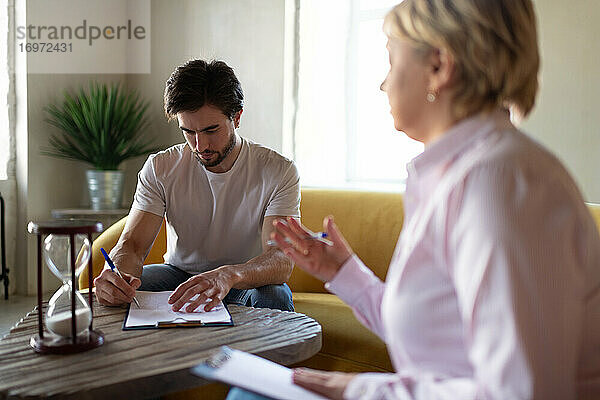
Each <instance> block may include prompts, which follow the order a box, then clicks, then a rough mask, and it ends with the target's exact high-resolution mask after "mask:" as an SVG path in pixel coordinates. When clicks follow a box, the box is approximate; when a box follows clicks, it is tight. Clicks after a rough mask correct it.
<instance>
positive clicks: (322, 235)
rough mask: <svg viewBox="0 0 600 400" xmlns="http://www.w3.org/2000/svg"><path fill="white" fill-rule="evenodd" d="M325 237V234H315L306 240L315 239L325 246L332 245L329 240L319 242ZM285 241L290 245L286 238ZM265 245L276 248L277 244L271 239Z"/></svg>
mask: <svg viewBox="0 0 600 400" xmlns="http://www.w3.org/2000/svg"><path fill="white" fill-rule="evenodd" d="M326 237H327V232H317V233H314V234H312V235H310V236H309V237H307V238H306V239H315V240H319V241H321V242H323V243H326V244H332V243H331V242H330V241H329V240H321V239H325V238H326ZM285 241H286V242H288V243H290V241H289V240H288V239H287V238H286V239H285ZM267 245H268V246H277V242H275V241H274V240H272V239H271V240H269V241H268V242H267Z"/></svg>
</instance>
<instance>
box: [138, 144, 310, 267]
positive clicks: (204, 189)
mask: <svg viewBox="0 0 600 400" xmlns="http://www.w3.org/2000/svg"><path fill="white" fill-rule="evenodd" d="M131 208H132V209H137V210H142V211H147V212H151V213H152V214H156V215H160V216H165V220H166V230H167V252H166V253H165V255H164V260H165V263H167V264H171V265H174V266H176V267H178V268H181V269H182V270H184V271H187V272H190V273H200V272H205V271H208V270H211V269H214V268H217V267H219V266H221V265H226V264H239V263H244V262H246V261H248V260H249V259H251V258H253V257H256V256H257V255H259V254H260V253H262V243H261V232H262V224H263V220H264V218H265V217H267V216H272V215H281V216H292V217H300V183H299V176H298V170H297V168H296V166H295V164H294V163H293V161H291V160H288V159H287V158H285V157H283V156H281V155H280V154H278V153H277V152H275V151H274V150H271V149H269V148H267V147H264V146H261V145H260V144H257V143H254V142H252V141H249V140H247V139H244V138H242V149H241V151H240V154H239V155H238V158H237V160H236V161H235V163H234V164H233V167H232V168H231V169H230V170H229V171H227V172H224V173H219V174H216V173H213V172H210V171H208V170H206V168H205V167H204V166H203V165H202V164H201V163H200V162H199V161H198V160H197V159H196V157H195V156H194V154H193V153H192V151H191V150H190V148H189V147H188V146H187V144H185V143H182V144H178V145H175V146H172V147H170V148H168V149H166V150H163V151H161V152H159V153H156V154H152V155H150V156H149V157H148V160H146V163H145V164H144V166H143V167H142V169H141V170H140V172H139V173H138V184H137V188H136V192H135V195H134V199H133V204H132V206H131Z"/></svg>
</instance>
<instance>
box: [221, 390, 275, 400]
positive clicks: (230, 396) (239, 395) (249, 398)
mask: <svg viewBox="0 0 600 400" xmlns="http://www.w3.org/2000/svg"><path fill="white" fill-rule="evenodd" d="M225 400H272V399H271V398H270V397H265V396H262V395H260V394H258V393H254V392H249V391H247V390H244V389H241V388H238V387H233V388H231V389H230V390H229V393H227V398H226V399H225Z"/></svg>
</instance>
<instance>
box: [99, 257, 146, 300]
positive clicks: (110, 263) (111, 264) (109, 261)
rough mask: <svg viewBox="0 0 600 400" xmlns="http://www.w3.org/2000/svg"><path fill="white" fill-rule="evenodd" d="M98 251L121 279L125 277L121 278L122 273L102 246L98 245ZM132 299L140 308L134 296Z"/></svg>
mask: <svg viewBox="0 0 600 400" xmlns="http://www.w3.org/2000/svg"><path fill="white" fill-rule="evenodd" d="M100 251H101V252H102V255H103V256H104V259H105V260H106V262H107V263H108V266H109V267H110V269H112V270H113V272H115V273H116V274H117V275H119V276H120V277H121V279H123V280H125V278H123V275H121V273H120V272H119V270H118V269H117V267H115V264H114V263H113V262H112V260H111V259H110V257H109V256H108V253H107V252H106V250H104V248H102V247H100ZM133 301H135V304H136V305H137V306H138V308H142V307H140V303H139V302H138V301H137V299H136V298H135V296H134V297H133Z"/></svg>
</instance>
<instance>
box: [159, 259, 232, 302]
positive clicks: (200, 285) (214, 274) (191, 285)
mask: <svg viewBox="0 0 600 400" xmlns="http://www.w3.org/2000/svg"><path fill="white" fill-rule="evenodd" d="M227 267H228V266H222V267H219V268H217V269H214V270H212V271H207V272H203V273H201V274H198V275H196V276H193V277H191V278H190V279H188V280H187V281H185V282H183V283H182V284H181V285H179V286H177V288H176V289H175V291H174V292H173V293H172V294H171V296H170V297H169V304H173V311H179V310H180V309H181V307H183V306H184V305H185V303H187V302H188V301H189V300H190V299H191V298H192V297H194V296H195V295H198V297H197V298H196V299H195V300H194V301H192V302H191V303H190V304H189V305H188V306H187V307H186V308H185V311H186V312H193V311H194V310H195V309H196V308H197V307H198V306H199V305H200V304H204V303H206V301H207V300H208V299H211V301H210V302H209V303H208V304H207V305H206V306H205V307H204V310H206V311H210V310H211V309H212V308H213V307H215V306H216V305H217V304H218V303H219V302H220V301H221V300H223V299H224V298H225V296H227V293H229V290H230V289H231V288H232V287H233V281H232V275H231V274H230V273H229V272H227Z"/></svg>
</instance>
